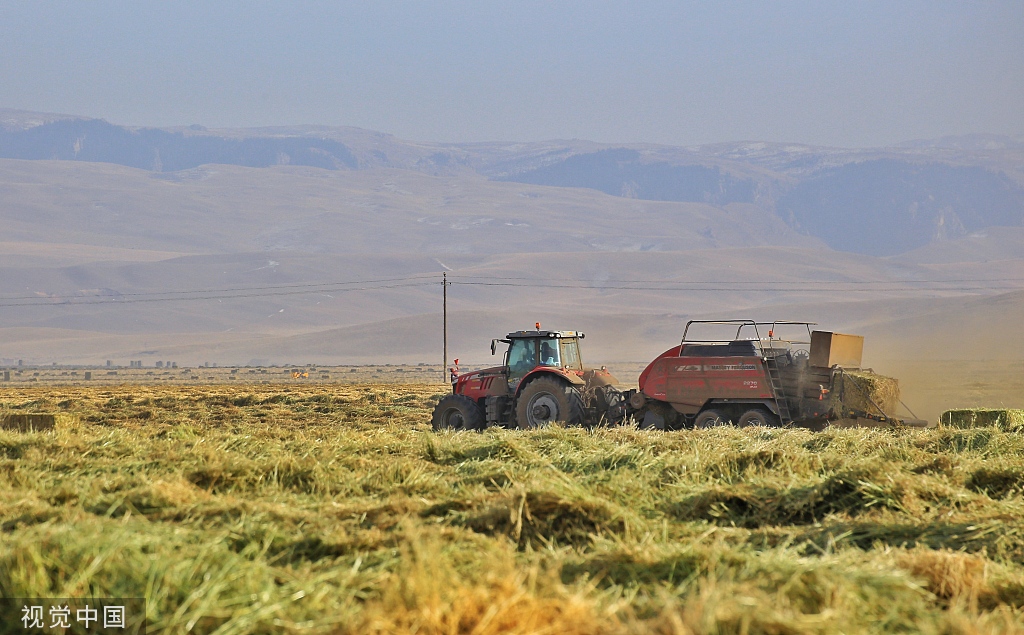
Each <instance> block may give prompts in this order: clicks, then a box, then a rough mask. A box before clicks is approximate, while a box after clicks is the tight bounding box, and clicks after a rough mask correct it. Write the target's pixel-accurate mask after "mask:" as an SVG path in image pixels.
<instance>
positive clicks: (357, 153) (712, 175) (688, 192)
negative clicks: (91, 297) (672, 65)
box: [0, 110, 1024, 255]
mask: <svg viewBox="0 0 1024 635" xmlns="http://www.w3.org/2000/svg"><path fill="white" fill-rule="evenodd" d="M0 158H8V159H20V160H58V161H79V162H98V163H113V164H118V165H123V166H127V167H132V168H139V169H143V170H148V171H151V172H154V173H158V174H160V175H162V178H166V179H168V180H170V181H173V182H181V181H188V180H190V179H193V178H195V177H196V174H195V173H186V172H187V171H190V170H196V169H200V168H202V166H210V165H234V166H243V167H254V168H267V167H272V166H282V165H288V166H303V167H311V168H321V169H325V170H331V171H337V170H345V171H348V170H358V171H364V170H375V169H380V168H390V169H394V170H398V171H408V172H410V173H415V174H417V175H430V176H434V177H459V178H462V177H467V176H482V177H485V178H488V179H491V180H495V181H505V182H513V183H521V184H528V185H531V186H539V187H554V188H576V189H585V190H595V191H598V192H603V193H604V194H607V195H610V196H613V197H616V198H620V199H631V200H640V201H660V202H672V203H699V204H703V205H707V206H710V207H711V208H715V209H716V210H718V212H715V213H710V212H709V214H710V215H711V216H716V215H718V216H721V217H722V219H723V220H722V222H718V221H714V220H709V221H704V220H696V219H693V218H690V217H687V216H686V215H683V216H680V217H672V216H668V217H664V218H662V219H661V221H660V222H665V223H668V224H667V225H665V229H664V233H665V234H666V235H667V236H668V235H673V234H678V232H679V231H680V229H682V230H683V231H684V232H686V233H690V234H699V235H703V236H704V237H706V238H707V239H708V243H707V244H706V245H702V246H716V245H719V246H720V245H725V244H729V245H732V244H735V242H734V239H733V238H724V239H723V237H725V236H748V237H750V238H751V240H752V241H753V242H751V243H750V244H752V245H753V244H765V242H768V243H772V242H773V240H774V239H771V238H769V239H768V240H767V241H765V240H762V239H758V238H755V237H756V236H757V235H759V234H764V233H768V234H770V235H771V234H772V233H773V232H775V233H777V227H776V223H774V222H769V221H766V218H767V217H768V216H775V217H777V218H779V219H781V221H782V222H783V223H785V224H788V226H789V227H790V228H791V229H792V230H793V231H794V232H797V233H803V234H804V235H806V236H808V237H813V238H815V239H820V240H822V241H824V242H825V243H826V244H828V245H829V246H830V247H832V248H834V249H837V250H842V251H851V252H856V253H862V254H870V255H895V254H899V253H904V252H907V251H910V250H913V249H917V248H920V247H923V246H926V245H928V244H930V243H934V242H941V241H945V240H951V239H957V238H961V237H964V236H967V235H969V234H971V233H973V232H977V231H980V230H984V229H986V228H989V227H1024V141H1022V140H1021V139H1020V138H1018V137H1005V136H997V135H966V136H962V137H948V138H944V139H938V140H932V141H914V142H908V143H906V144H902V145H900V146H898V147H893V148H876V149H852V150H851V149H842V148H821V147H813V146H806V145H802V144H785V143H762V142H740V143H722V144H712V145H706V146H699V147H687V148H680V147H670V146H657V145H650V144H627V145H615V146H610V145H607V144H597V143H592V142H586V141H549V142H539V143H463V144H443V143H417V142H410V141H403V140H400V139H396V138H394V137H392V136H390V135H386V134H382V133H378V132H373V131H367V130H360V129H355V128H330V127H322V126H321V127H317V126H292V127H276V128H259V129H250V130H245V129H242V130H207V129H205V128H203V127H202V126H198V125H193V126H189V127H182V128H173V129H155V128H128V127H124V126H118V125H114V124H111V123H108V122H105V121H101V120H97V119H87V118H81V117H74V116H70V115H49V114H45V113H27V112H23V111H12V110H0ZM274 179H277V177H274ZM495 191H497V190H495ZM533 195H540V196H545V195H544V194H543V193H541V192H540V191H537V192H533V193H532V194H530V196H533ZM398 196H401V195H398ZM559 196H561V195H559ZM445 200H447V201H450V202H451V204H452V205H455V204H456V201H458V200H460V199H459V198H458V197H449V198H446V199H445ZM444 206H445V204H442V205H441V206H440V207H437V208H436V209H442V210H443V209H444ZM736 206H745V207H743V208H742V209H744V210H746V211H745V212H744V213H742V214H739V215H735V214H734V215H733V217H732V219H731V221H725V220H724V219H725V218H727V217H728V216H729V214H730V213H731V212H729V210H730V209H737V208H736ZM300 207H301V206H300ZM526 207H529V206H528V205H527V206H526ZM749 208H756V209H757V210H759V212H758V213H754V212H752V211H751V210H750V209H749ZM480 209H481V210H483V209H485V208H484V207H481V208H480ZM549 209H550V208H549ZM628 209H629V206H628V205H623V206H621V207H620V210H621V211H620V212H618V213H622V214H624V218H626V217H628V216H629V213H628V212H627V211H625V210H628ZM568 210H569V208H560V209H559V210H558V212H557V214H558V215H563V216H564V213H565V212H567V211H568ZM580 211H582V210H580ZM296 215H298V216H303V215H304V214H303V213H301V212H298V211H297V212H296ZM436 216H437V215H436V214H434V213H433V212H431V213H427V214H424V215H423V218H424V219H426V220H423V221H422V222H423V223H424V224H425V225H424V227H423V229H424V231H426V232H427V233H430V232H432V231H433V230H431V229H429V228H428V227H427V226H428V225H431V223H434V222H435V220H436ZM498 216H502V217H506V216H507V218H506V219H505V220H506V221H507V222H508V223H511V224H509V225H507V226H508V227H515V226H519V225H517V222H518V221H516V218H518V216H519V215H517V214H516V213H515V212H511V211H508V210H506V211H503V212H502V214H500V215H498ZM569 216H571V214H569ZM569 216H564V217H565V218H569ZM495 218H497V216H496V215H494V214H492V213H490V212H484V211H481V212H480V214H478V218H477V219H476V220H475V221H470V222H481V223H485V224H486V223H490V222H495V220H494V219H495ZM668 218H673V220H671V221H669V220H667V219H668ZM488 219H489V220H488ZM509 219H511V220H509ZM588 219H589V217H587V216H580V217H579V218H578V220H580V221H585V220H588ZM730 222H731V223H732V226H731V227H730V226H729V223H730ZM673 223H676V224H678V223H683V224H685V225H686V226H685V227H678V228H672V227H671V226H672V225H673ZM285 224H287V225H290V226H292V228H290V229H288V230H286V231H285V232H284V233H285V234H286V237H284V238H283V239H282V238H281V237H280V236H278V237H274V238H270V239H268V240H267V241H265V243H264V244H263V245H259V246H257V247H259V248H291V247H293V246H294V245H296V244H303V243H304V242H307V240H308V239H307V238H306V237H305V236H311V237H312V240H313V241H314V242H316V241H318V240H319V239H320V237H321V236H322V235H323V231H322V229H321V228H319V227H317V226H315V223H314V224H312V225H310V224H307V225H306V226H303V227H302V228H301V229H299V228H295V227H294V225H295V223H294V222H288V223H285ZM502 226H503V227H504V225H502ZM577 227H579V226H577ZM648 227H649V230H645V231H647V234H645V235H646V236H647V237H645V238H642V239H640V240H634V239H633V238H628V237H624V236H622V235H621V234H620V235H616V236H610V237H608V238H602V239H598V240H595V239H590V238H587V239H583V240H582V241H581V240H579V239H577V238H571V239H568V240H566V239H564V238H559V239H557V240H554V241H552V242H551V243H550V244H551V248H552V249H555V248H557V249H580V248H596V249H601V248H605V247H607V248H612V249H621V248H631V249H634V248H635V249H645V248H647V249H649V248H658V249H666V248H672V247H673V246H674V247H678V246H679V245H681V244H684V243H685V241H684V243H680V242H678V241H673V240H658V239H657V238H656V236H657V235H658V234H659V233H662V232H660V231H659V230H658V228H657V227H656V226H655V225H648ZM296 232H298V233H296ZM270 233H271V234H274V233H275V232H274V231H271V232H270ZM277 233H278V234H280V232H277ZM577 233H584V234H585V233H587V232H586V231H585V230H583V231H582V232H577ZM628 233H629V232H627V234H628ZM443 238H444V237H443V236H441V239H442V240H443ZM556 245H557V247H556ZM154 248H155V247H154ZM163 248H164V247H160V249H163ZM181 248H182V247H181V246H174V247H173V249H181ZM520 248H521V246H520ZM447 249H451V247H447V248H446V250H447ZM455 249H456V250H459V249H469V250H472V248H471V247H469V246H466V247H455ZM488 249H490V247H488Z"/></svg>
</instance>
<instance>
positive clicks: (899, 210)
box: [776, 159, 1024, 256]
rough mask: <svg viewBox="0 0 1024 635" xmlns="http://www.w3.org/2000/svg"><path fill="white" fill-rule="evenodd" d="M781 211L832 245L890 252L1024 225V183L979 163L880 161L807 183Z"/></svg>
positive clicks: (798, 187) (779, 206)
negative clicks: (999, 227) (974, 233)
mask: <svg viewBox="0 0 1024 635" xmlns="http://www.w3.org/2000/svg"><path fill="white" fill-rule="evenodd" d="M776 212H777V213H778V214H779V215H780V216H781V217H782V218H784V219H786V220H787V221H789V222H790V224H791V225H793V226H794V227H796V228H797V229H802V230H804V231H806V232H807V233H809V234H811V235H812V236H817V237H819V238H821V239H823V240H824V241H825V242H826V243H828V245H829V246H830V247H832V248H834V249H842V250H844V251H854V252H857V253H862V254H871V255H876V256H889V255H894V254H900V253H903V252H906V251H910V250H912V249H917V248H919V247H923V246H925V245H927V244H928V243H931V242H935V241H942V240H949V239H953V238H961V237H963V236H966V235H968V234H970V233H972V232H975V231H978V230H980V229H983V228H986V227H992V226H1004V227H1021V226H1024V188H1022V187H1021V186H1019V185H1018V184H1016V183H1014V182H1013V181H1012V180H1011V179H1010V178H1008V177H1007V176H1005V175H1002V174H997V173H994V172H990V171H988V170H985V169H984V168H979V167H973V166H956V165H948V164H942V163H910V162H907V161H898V160H895V159H878V160H874V161H863V162H859V163H851V164H848V165H844V166H842V167H838V168H832V169H828V170H823V171H821V172H819V173H817V174H815V175H813V176H811V177H809V178H807V179H805V180H803V181H801V182H800V183H798V184H797V185H796V186H795V187H793V188H792V189H791V190H789V191H788V192H786V194H785V195H784V196H782V197H781V199H780V200H779V202H778V204H777V206H776Z"/></svg>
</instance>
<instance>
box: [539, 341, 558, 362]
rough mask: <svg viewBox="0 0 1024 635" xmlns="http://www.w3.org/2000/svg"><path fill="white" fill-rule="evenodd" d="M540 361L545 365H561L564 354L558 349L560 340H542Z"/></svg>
mask: <svg viewBox="0 0 1024 635" xmlns="http://www.w3.org/2000/svg"><path fill="white" fill-rule="evenodd" d="M540 363H541V364H542V365H544V366H555V367H558V366H561V365H562V356H561V355H560V354H559V351H558V340H555V339H551V340H541V341H540Z"/></svg>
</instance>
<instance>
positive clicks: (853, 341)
mask: <svg viewBox="0 0 1024 635" xmlns="http://www.w3.org/2000/svg"><path fill="white" fill-rule="evenodd" d="M810 355H811V359H810V364H811V366H819V367H822V368H831V367H833V366H841V367H843V368H860V365H861V358H862V356H863V355H864V337H863V336H861V335H846V334H843V333H832V332H830V331H814V332H812V333H811V350H810Z"/></svg>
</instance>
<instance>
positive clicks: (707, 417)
mask: <svg viewBox="0 0 1024 635" xmlns="http://www.w3.org/2000/svg"><path fill="white" fill-rule="evenodd" d="M728 425H732V422H731V421H730V420H729V417H727V416H725V415H724V414H722V413H721V412H719V411H718V410H705V411H704V412H702V413H700V414H699V415H697V418H696V419H694V421H693V427H694V428H718V427H721V426H728Z"/></svg>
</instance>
